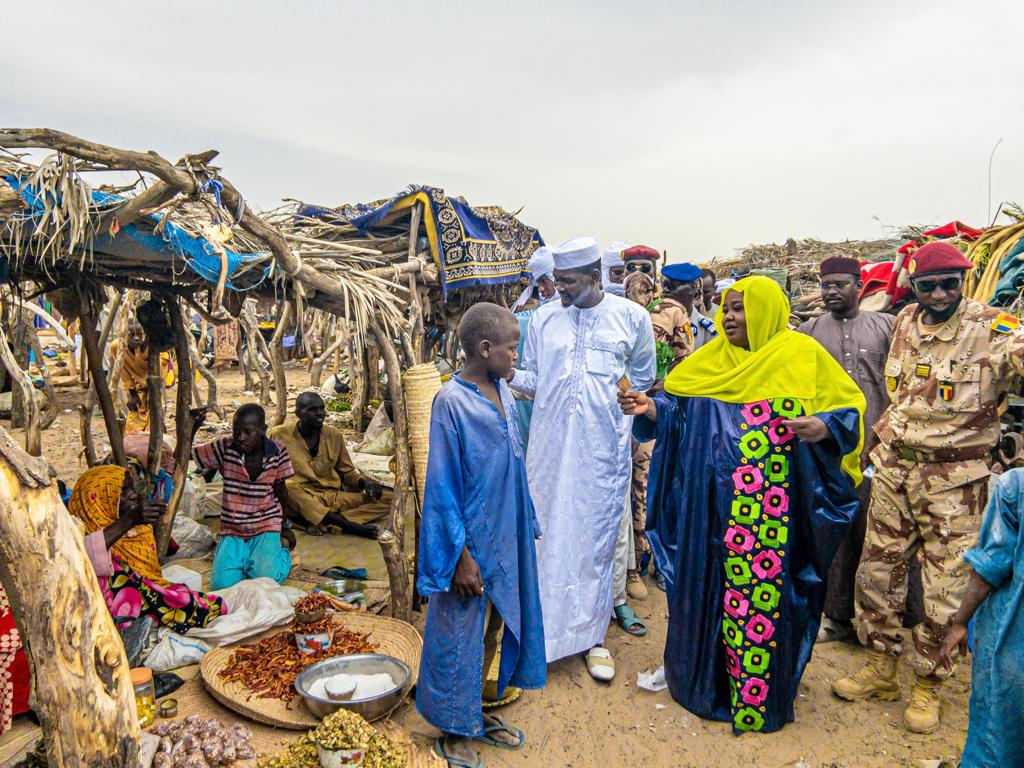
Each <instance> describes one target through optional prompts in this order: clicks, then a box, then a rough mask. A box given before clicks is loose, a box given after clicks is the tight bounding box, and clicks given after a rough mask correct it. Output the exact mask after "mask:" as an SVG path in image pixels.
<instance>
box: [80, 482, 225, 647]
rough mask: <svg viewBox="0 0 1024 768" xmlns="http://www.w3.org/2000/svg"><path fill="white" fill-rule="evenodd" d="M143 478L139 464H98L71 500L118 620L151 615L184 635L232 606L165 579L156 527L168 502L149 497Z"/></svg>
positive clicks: (107, 600) (90, 555)
mask: <svg viewBox="0 0 1024 768" xmlns="http://www.w3.org/2000/svg"><path fill="white" fill-rule="evenodd" d="M133 464H134V462H133ZM140 477H141V472H139V471H138V470H136V469H135V468H134V467H133V468H131V469H125V468H124V467H118V466H98V467H93V468H92V469H89V470H87V471H86V472H85V473H84V474H83V475H82V476H81V477H80V478H78V482H77V483H75V487H74V489H73V490H72V492H71V498H70V500H69V501H68V508H69V510H70V511H71V514H72V515H74V516H75V517H77V518H79V519H80V520H81V521H82V522H83V523H84V524H85V532H86V534H87V535H86V537H85V548H86V551H87V552H88V553H89V559H90V560H91V561H92V564H93V568H94V569H95V571H96V575H97V576H98V577H99V581H100V588H101V590H102V591H103V597H104V599H105V600H106V602H107V608H108V609H109V610H110V613H111V615H112V616H113V617H114V620H115V621H118V620H121V619H138V618H141V617H144V616H147V617H149V618H151V619H153V621H155V622H156V623H157V624H160V625H162V626H165V627H168V628H170V629H172V630H173V631H175V632H179V633H184V632H187V631H188V630H189V629H191V628H192V627H205V626H206V625H207V624H208V623H209V622H210V621H212V620H213V619H215V618H217V617H218V616H220V615H221V614H226V613H227V612H228V611H227V606H226V605H225V604H224V600H223V599H222V598H220V597H217V596H215V595H207V594H203V593H202V592H193V591H191V590H190V589H189V588H188V587H187V586H185V585H184V584H171V583H170V582H168V581H167V580H165V579H164V578H163V575H162V573H161V571H160V561H159V560H158V559H157V554H156V539H155V537H154V536H153V528H152V525H153V523H155V522H156V521H157V520H158V519H159V518H160V515H161V514H162V513H163V511H164V510H165V509H166V506H167V505H166V503H165V502H163V501H151V500H146V494H145V490H144V488H145V485H144V481H140Z"/></svg>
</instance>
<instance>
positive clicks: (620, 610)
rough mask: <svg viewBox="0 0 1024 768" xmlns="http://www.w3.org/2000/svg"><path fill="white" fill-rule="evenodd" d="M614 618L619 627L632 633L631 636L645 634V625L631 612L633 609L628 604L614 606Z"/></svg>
mask: <svg viewBox="0 0 1024 768" xmlns="http://www.w3.org/2000/svg"><path fill="white" fill-rule="evenodd" d="M615 620H616V621H617V622H619V626H620V627H622V628H623V629H624V630H625V631H626V632H628V633H629V634H631V635H633V637H643V636H644V635H646V634H647V625H646V624H644V623H643V622H642V621H641V620H640V618H639V617H638V616H637V615H636V614H635V613H633V609H632V608H630V607H629V606H628V605H617V606H615Z"/></svg>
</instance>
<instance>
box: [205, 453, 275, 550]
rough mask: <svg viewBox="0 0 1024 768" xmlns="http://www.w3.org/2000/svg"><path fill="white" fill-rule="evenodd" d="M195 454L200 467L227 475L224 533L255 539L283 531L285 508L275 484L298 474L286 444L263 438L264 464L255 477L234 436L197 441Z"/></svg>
mask: <svg viewBox="0 0 1024 768" xmlns="http://www.w3.org/2000/svg"><path fill="white" fill-rule="evenodd" d="M192 458H193V459H195V462H196V464H198V465H199V467H200V469H215V470H217V471H218V472H220V475H221V477H222V478H224V492H223V493H222V495H221V507H222V508H223V512H222V514H221V518H220V535H221V536H237V537H238V538H241V539H251V538H253V537H254V536H259V535H260V534H263V533H276V532H280V530H281V521H282V519H283V512H282V510H281V502H280V501H278V498H277V496H276V495H274V485H275V484H276V483H278V482H280V481H283V480H286V479H287V478H289V477H291V476H292V475H294V474H295V470H294V469H292V461H291V458H290V457H289V456H288V451H287V450H286V449H285V448H284V447H283V446H281V445H279V444H278V443H275V442H274V441H273V440H270V439H268V438H263V467H262V469H261V470H260V474H259V475H258V476H257V478H256V479H255V480H250V479H249V472H248V470H246V468H245V454H244V453H243V452H242V449H241V448H239V447H238V446H237V445H235V441H234V438H232V437H230V436H228V437H221V438H218V439H217V440H213V441H211V442H209V443H207V444H206V445H197V446H196V447H194V448H193V449H192Z"/></svg>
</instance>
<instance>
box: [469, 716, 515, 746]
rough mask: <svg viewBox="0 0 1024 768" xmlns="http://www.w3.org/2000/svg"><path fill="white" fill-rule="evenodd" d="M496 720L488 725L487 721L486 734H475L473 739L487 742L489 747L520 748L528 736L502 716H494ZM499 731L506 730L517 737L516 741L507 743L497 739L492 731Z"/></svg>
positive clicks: (485, 724) (513, 736) (483, 742)
mask: <svg viewBox="0 0 1024 768" xmlns="http://www.w3.org/2000/svg"><path fill="white" fill-rule="evenodd" d="M494 720H495V722H494V723H492V724H491V725H487V723H486V722H485V723H484V735H483V736H474V737H473V740H474V741H479V742H480V743H481V744H486V745H487V746H489V747H498V748H499V749H519V748H520V747H522V746H523V744H525V743H526V736H525V735H524V734H523V732H522V731H520V730H519V729H518V728H514V727H512V726H511V725H509V724H508V723H506V722H505V721H504V720H502V719H501V718H500V717H496V718H494ZM498 731H505V732H506V733H508V734H509V735H510V736H512V738H514V739H516V743H515V744H507V743H505V742H504V741H499V740H498V739H495V738H494V737H493V736H491V734H492V733H497V732H498Z"/></svg>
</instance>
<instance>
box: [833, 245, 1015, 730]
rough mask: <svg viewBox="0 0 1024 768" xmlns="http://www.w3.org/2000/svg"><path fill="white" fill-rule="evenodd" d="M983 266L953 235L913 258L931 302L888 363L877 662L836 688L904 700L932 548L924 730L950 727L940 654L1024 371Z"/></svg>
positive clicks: (879, 495)
mask: <svg viewBox="0 0 1024 768" xmlns="http://www.w3.org/2000/svg"><path fill="white" fill-rule="evenodd" d="M971 267H972V264H971V262H969V261H968V260H967V259H966V258H964V256H963V254H962V253H961V252H960V251H959V250H958V249H956V248H955V247H953V246H952V245H949V244H948V243H942V242H934V243H929V244H927V245H925V246H923V247H922V248H920V249H919V250H918V251H916V252H915V253H914V254H913V255H912V256H911V258H910V262H909V265H908V270H909V271H910V274H911V282H912V285H913V288H914V293H915V295H916V297H917V300H918V302H919V303H918V304H911V305H910V306H908V307H906V308H905V309H904V310H903V311H902V312H901V313H900V314H899V316H898V317H897V319H896V326H895V328H894V330H893V340H892V346H891V348H890V351H889V356H888V358H887V360H886V364H885V368H884V374H885V377H886V386H887V389H888V392H889V399H890V403H891V404H890V406H889V407H888V408H887V409H886V411H885V413H884V414H883V415H882V417H881V419H880V420H879V421H878V423H877V424H876V425H875V432H876V433H877V435H878V438H879V441H880V442H879V445H878V446H877V447H876V448H875V449H874V450H873V451H872V453H871V462H872V465H873V466H874V473H875V474H874V482H873V484H872V488H871V501H870V504H869V507H868V520H867V535H866V537H865V541H864V550H863V553H862V555H861V562H860V567H859V568H858V571H857V585H856V603H857V614H858V615H857V632H858V636H859V638H860V641H861V643H863V644H864V645H866V646H867V647H868V649H869V650H868V652H867V653H868V662H867V664H866V665H865V666H864V667H863V668H861V669H860V670H859V671H857V672H856V673H854V674H853V675H851V676H850V677H847V678H844V679H842V680H837V681H836V682H835V683H833V685H832V690H833V692H834V693H835V694H836V695H838V696H840V697H841V698H844V699H848V700H856V699H864V698H869V697H877V698H881V699H886V700H896V699H899V698H900V690H899V685H898V683H897V678H896V667H897V661H898V658H899V655H900V653H901V652H902V650H903V638H902V635H901V632H900V626H901V621H902V618H903V614H904V612H905V610H906V597H907V569H908V563H909V561H910V559H911V557H913V556H914V555H915V553H916V552H917V550H918V549H920V550H921V552H922V554H923V563H922V572H923V577H924V579H923V580H924V606H925V618H924V621H923V622H922V623H921V624H920V625H918V626H917V627H915V629H914V631H913V648H912V649H911V651H910V660H911V665H912V667H913V668H914V671H915V672H916V677H915V680H916V682H915V685H914V690H913V693H912V695H911V700H910V704H909V706H908V707H907V709H906V711H905V712H904V716H903V719H904V723H905V725H906V726H907V728H908V729H909V730H912V731H915V732H918V733H930V732H932V731H934V730H935V729H936V728H938V725H939V695H938V691H939V688H940V686H941V684H942V681H943V679H944V678H945V677H946V676H948V675H949V674H950V672H949V671H948V670H946V669H945V668H944V667H943V666H942V665H940V664H938V662H939V661H940V650H941V648H942V643H943V640H944V639H945V636H946V633H947V632H948V631H949V628H950V626H951V622H952V619H953V616H954V614H955V613H956V611H957V609H958V608H959V606H960V601H961V599H962V597H963V594H964V590H965V589H966V587H967V582H968V577H969V569H968V568H967V566H966V564H965V562H964V559H963V555H964V553H965V552H966V551H967V550H968V549H970V548H971V547H972V546H973V545H974V543H975V541H976V539H977V534H978V529H979V527H980V524H981V513H982V511H983V509H984V507H985V501H986V496H987V488H988V478H989V468H990V464H991V459H990V453H991V450H992V448H993V447H994V446H995V445H996V443H997V441H998V439H999V417H1000V416H1001V415H1002V413H1003V412H1004V411H1005V410H1006V405H1007V390H1008V387H1009V380H1010V378H1011V376H1013V375H1014V374H1021V373H1024V331H1022V329H1020V328H1019V327H1018V325H1019V321H1018V320H1017V319H1016V318H1015V317H1012V316H1010V315H1006V314H1002V313H1000V312H999V310H997V309H993V308H991V307H987V306H984V305H982V304H979V303H978V302H975V301H971V300H968V299H964V298H963V297H962V296H961V289H962V285H963V276H964V273H965V271H966V270H968V269H970V268H971Z"/></svg>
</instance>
